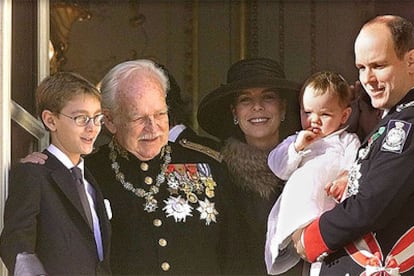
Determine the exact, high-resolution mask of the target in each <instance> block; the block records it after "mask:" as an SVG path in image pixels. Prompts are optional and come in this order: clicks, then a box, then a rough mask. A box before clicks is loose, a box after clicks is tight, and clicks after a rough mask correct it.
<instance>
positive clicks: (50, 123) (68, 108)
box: [0, 72, 111, 275]
mask: <svg viewBox="0 0 414 276" xmlns="http://www.w3.org/2000/svg"><path fill="white" fill-rule="evenodd" d="M100 100H101V97H100V94H99V92H98V90H97V89H96V88H95V87H94V86H93V85H92V84H91V83H89V82H88V81H87V80H85V79H84V78H82V77H81V76H79V75H77V74H73V73H64V72H60V73H56V74H55V75H53V76H50V77H47V78H46V79H45V80H44V81H43V82H42V83H41V84H40V85H39V87H38V89H37V91H36V103H37V108H38V112H39V116H40V117H41V118H42V121H43V123H44V125H45V127H46V128H47V129H48V130H49V131H50V135H51V144H50V145H49V147H48V148H47V149H46V150H45V151H44V153H45V154H46V155H47V156H48V158H47V160H46V163H45V165H39V164H32V163H26V164H18V165H17V166H16V167H14V168H13V169H12V170H11V174H10V183H9V184H10V185H9V196H8V199H7V201H6V206H5V214H4V229H3V232H2V234H1V237H0V255H1V258H2V260H3V262H4V263H5V264H6V266H7V268H8V270H9V272H10V273H15V274H18V273H26V274H27V275H40V274H47V275H57V274H60V275H63V274H64V275H81V274H83V275H102V274H110V273H111V270H110V267H109V250H110V234H111V227H110V223H109V218H108V215H107V210H106V208H105V204H104V198H103V196H102V193H101V191H100V189H99V186H98V185H97V183H96V181H95V179H94V178H93V177H92V175H91V174H90V173H89V171H88V169H87V168H86V167H84V161H83V159H82V158H81V154H89V153H90V152H91V151H92V149H93V142H94V141H95V139H96V136H97V135H98V133H99V131H100V129H101V125H102V119H103V115H102V113H101V105H100Z"/></svg>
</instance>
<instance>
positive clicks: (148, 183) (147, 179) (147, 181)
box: [144, 176, 153, 185]
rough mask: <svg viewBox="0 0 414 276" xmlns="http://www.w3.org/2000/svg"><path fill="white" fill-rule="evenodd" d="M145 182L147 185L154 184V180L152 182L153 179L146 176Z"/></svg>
mask: <svg viewBox="0 0 414 276" xmlns="http://www.w3.org/2000/svg"><path fill="white" fill-rule="evenodd" d="M144 182H145V184H147V185H151V184H152V182H153V180H152V178H151V177H150V176H146V177H145V179H144Z"/></svg>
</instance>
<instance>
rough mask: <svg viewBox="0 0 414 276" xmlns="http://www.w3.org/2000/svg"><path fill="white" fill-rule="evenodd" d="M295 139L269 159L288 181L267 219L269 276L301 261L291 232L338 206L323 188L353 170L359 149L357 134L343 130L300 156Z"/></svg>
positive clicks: (290, 139) (284, 144) (283, 144)
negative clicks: (346, 171) (281, 251)
mask: <svg viewBox="0 0 414 276" xmlns="http://www.w3.org/2000/svg"><path fill="white" fill-rule="evenodd" d="M296 136H297V135H292V136H289V137H288V138H286V139H285V140H284V141H283V142H282V143H280V144H279V145H278V146H277V147H276V148H275V149H274V150H272V152H271V153H270V154H269V157H268V164H269V167H270V168H271V170H272V171H273V172H274V173H275V174H276V175H277V176H279V177H280V178H282V179H284V180H286V179H288V181H287V183H286V185H285V187H284V189H283V192H282V194H281V195H280V196H279V198H278V200H277V201H276V203H275V205H274V206H273V208H272V210H271V212H270V214H269V217H268V228H267V235H266V246H265V261H266V267H267V271H268V273H269V274H280V273H283V272H285V271H287V270H289V269H290V268H292V267H293V266H294V265H295V264H296V263H297V262H298V261H299V260H300V257H299V256H298V255H297V254H296V250H295V249H294V247H293V245H292V243H291V242H290V241H291V235H292V233H293V232H294V231H295V230H296V229H298V228H301V227H304V226H305V225H307V224H308V223H310V222H311V221H312V220H314V219H315V218H317V217H318V216H320V215H321V214H322V213H323V212H324V211H327V210H329V209H331V208H333V207H334V206H335V201H334V200H333V199H332V198H330V197H328V196H327V195H326V193H325V190H324V186H325V185H326V184H327V183H329V182H332V181H333V180H335V179H336V177H337V176H338V175H339V173H340V172H342V171H344V170H348V169H349V168H350V167H351V165H352V164H353V162H354V160H355V157H356V153H357V150H358V148H359V146H360V141H359V139H358V137H357V135H356V134H351V133H348V132H346V131H345V129H340V130H338V131H336V132H334V133H332V134H330V135H328V136H326V137H324V138H321V139H319V140H317V141H315V142H314V143H312V144H311V145H309V146H308V147H307V148H306V149H305V150H304V151H302V152H299V153H298V152H296V150H295V148H294V142H295V140H296ZM316 172H317V173H316ZM298 203H300V206H298ZM283 248H285V252H284V254H283V255H281V256H279V250H280V249H283Z"/></svg>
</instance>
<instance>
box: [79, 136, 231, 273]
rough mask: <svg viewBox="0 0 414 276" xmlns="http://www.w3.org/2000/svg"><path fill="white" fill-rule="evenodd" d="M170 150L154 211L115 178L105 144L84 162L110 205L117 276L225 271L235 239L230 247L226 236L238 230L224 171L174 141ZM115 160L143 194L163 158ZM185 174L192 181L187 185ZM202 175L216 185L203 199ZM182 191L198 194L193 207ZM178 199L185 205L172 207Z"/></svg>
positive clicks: (128, 154)
mask: <svg viewBox="0 0 414 276" xmlns="http://www.w3.org/2000/svg"><path fill="white" fill-rule="evenodd" d="M170 146H171V149H172V152H171V158H172V160H171V163H170V164H169V165H168V170H167V171H168V172H167V173H166V179H167V180H166V182H163V183H161V185H160V187H159V192H158V193H157V194H155V195H154V198H155V199H156V200H157V204H158V208H156V210H155V211H154V212H147V211H145V210H144V204H145V200H144V199H143V198H142V197H138V196H137V195H136V194H134V193H132V192H131V191H129V190H126V189H125V188H124V186H123V185H122V184H121V183H120V181H118V180H116V178H115V173H114V170H113V169H112V168H111V166H112V163H113V162H112V161H111V160H110V159H109V152H110V149H109V147H108V146H107V145H106V146H103V147H101V148H100V149H99V151H98V152H97V153H96V154H93V155H92V156H90V158H89V159H88V160H87V164H88V167H89V168H90V170H91V171H92V172H93V173H94V175H95V177H96V178H97V180H98V182H99V184H100V185H101V186H102V190H103V193H104V196H105V198H107V199H109V200H110V202H111V207H112V212H113V217H112V220H111V223H112V229H113V231H112V232H113V235H112V251H111V252H112V254H111V266H112V271H113V273H114V274H115V275H122V274H124V275H125V274H129V275H154V274H173V275H185V274H187V275H198V274H205V275H217V274H223V273H224V272H225V271H226V267H227V265H228V263H227V261H226V260H228V256H229V255H228V254H231V251H232V244H237V236H235V237H233V241H235V242H234V243H231V244H230V240H229V232H232V231H234V228H235V227H237V222H236V221H237V220H236V219H235V216H234V215H232V211H231V210H232V209H231V208H232V206H231V204H232V202H231V200H230V199H229V197H228V196H229V195H228V194H227V192H226V185H228V178H227V175H226V173H225V170H223V168H224V167H223V165H222V164H220V163H219V162H217V161H216V160H214V159H213V158H211V157H209V156H208V155H206V154H204V153H200V152H199V151H195V150H192V149H187V148H185V147H184V146H182V145H180V144H178V143H170ZM116 161H117V163H118V164H119V172H122V173H123V174H124V176H125V180H126V181H128V182H129V183H131V184H132V186H133V187H134V188H143V189H144V190H145V191H148V190H149V189H150V188H151V187H153V186H154V183H156V178H157V175H158V174H159V173H160V166H161V165H162V164H163V163H164V159H163V157H162V156H161V155H159V156H156V157H155V158H154V159H152V160H150V161H148V162H141V161H140V160H138V159H137V158H136V157H135V156H133V155H132V154H130V153H127V155H126V156H125V157H122V156H121V155H118V156H117V158H116ZM185 175H187V176H193V177H194V178H195V179H196V180H193V181H190V180H189V179H188V178H186V177H185ZM203 175H204V176H205V177H212V179H213V180H214V182H215V184H216V186H214V192H213V193H211V191H210V192H209V195H210V197H208V196H207V195H206V194H207V192H206V190H207V188H206V185H205V183H206V182H205V180H203V181H201V182H200V181H199V180H200V179H199V178H200V177H201V176H203ZM190 178H191V177H190ZM149 179H152V180H149ZM177 180H178V182H177ZM186 181H187V184H190V185H187V184H186ZM149 183H152V184H149ZM174 183H175V184H177V185H179V187H180V188H178V189H176V190H174V189H172V188H171V187H170V186H169V185H172V186H174V185H175V184H174ZM195 184H197V185H198V184H202V185H201V186H200V185H199V186H197V187H199V188H201V190H199V191H201V192H196V191H195V190H194V189H195V187H196V186H195ZM176 187H178V186H176ZM184 187H190V188H189V189H193V192H194V194H195V195H196V196H197V198H196V199H195V201H194V198H193V199H192V200H193V202H194V203H191V202H190V201H188V200H187V199H188V197H187V194H186V193H185V192H184V190H183V189H184ZM180 200H181V203H184V204H183V205H174V202H176V201H180ZM200 202H201V203H200ZM207 214H209V215H207ZM229 244H230V245H229ZM233 252H234V251H233Z"/></svg>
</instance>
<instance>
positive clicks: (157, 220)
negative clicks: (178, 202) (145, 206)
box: [152, 219, 162, 227]
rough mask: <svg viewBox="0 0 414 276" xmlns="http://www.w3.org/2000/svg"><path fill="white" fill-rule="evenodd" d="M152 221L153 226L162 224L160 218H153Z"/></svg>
mask: <svg viewBox="0 0 414 276" xmlns="http://www.w3.org/2000/svg"><path fill="white" fill-rule="evenodd" d="M152 223H153V224H154V226H156V227H160V226H161V225H162V220H160V219H154V220H153V221H152Z"/></svg>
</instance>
